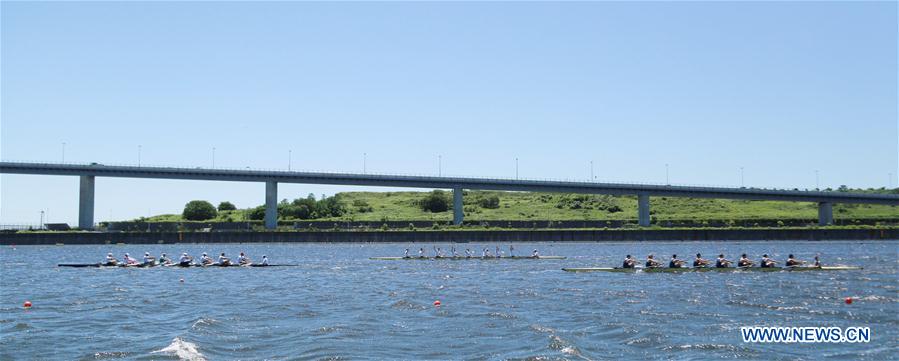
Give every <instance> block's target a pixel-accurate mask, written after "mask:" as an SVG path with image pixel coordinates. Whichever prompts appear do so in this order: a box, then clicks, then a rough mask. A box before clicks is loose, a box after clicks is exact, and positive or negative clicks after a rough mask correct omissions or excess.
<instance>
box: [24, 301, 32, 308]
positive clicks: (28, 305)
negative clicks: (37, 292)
mask: <svg viewBox="0 0 899 361" xmlns="http://www.w3.org/2000/svg"><path fill="white" fill-rule="evenodd" d="M22 307H25V308H31V301H25V304H23V305H22Z"/></svg>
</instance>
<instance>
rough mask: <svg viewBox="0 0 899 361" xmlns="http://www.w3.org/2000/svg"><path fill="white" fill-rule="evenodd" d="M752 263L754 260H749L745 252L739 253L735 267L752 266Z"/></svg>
mask: <svg viewBox="0 0 899 361" xmlns="http://www.w3.org/2000/svg"><path fill="white" fill-rule="evenodd" d="M754 264H755V262H752V260H750V259H749V257H747V256H746V254H745V253H743V254H741V255H740V260H739V261H737V267H743V268H746V267H752V265H754Z"/></svg>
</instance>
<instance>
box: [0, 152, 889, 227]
mask: <svg viewBox="0 0 899 361" xmlns="http://www.w3.org/2000/svg"><path fill="white" fill-rule="evenodd" d="M0 173H4V174H34V175H62V176H77V177H80V179H81V181H80V193H79V195H80V196H79V206H78V227H79V228H81V229H91V228H93V226H94V180H95V179H96V177H119V178H161V179H195V180H210V181H231V182H261V183H265V226H266V228H269V229H273V228H276V226H277V224H278V222H277V220H278V183H302V184H335V185H356V186H379V187H403V188H427V189H452V191H453V222H454V223H455V224H460V223H462V216H463V213H462V190H463V189H476V190H500V191H527V192H561V193H586V194H609V195H636V196H637V204H638V211H637V218H638V220H639V224H640V226H644V227H645V226H649V221H650V217H649V207H650V204H649V197H659V196H665V197H690V198H726V199H746V200H773V201H791V202H815V203H817V204H818V223H819V224H820V225H828V224H831V223H832V222H833V204H834V203H865V204H884V205H891V206H897V205H899V196H897V195H883V194H858V193H846V192H820V191H797V190H793V191H790V190H774V189H747V188H726V187H693V186H671V185H646V184H625V183H595V182H576V181H542V180H526V179H523V180H517V179H491V178H458V177H432V176H406V175H380V174H352V173H316V172H292V171H266V170H249V169H247V170H237V169H209V168H200V167H197V168H173V167H141V166H108V165H102V164H97V163H91V164H54V163H24V162H0Z"/></svg>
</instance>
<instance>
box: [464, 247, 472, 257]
mask: <svg viewBox="0 0 899 361" xmlns="http://www.w3.org/2000/svg"><path fill="white" fill-rule="evenodd" d="M465 258H471V250H470V249H468V248H466V249H465Z"/></svg>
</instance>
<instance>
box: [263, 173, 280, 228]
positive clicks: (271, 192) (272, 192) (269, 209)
mask: <svg viewBox="0 0 899 361" xmlns="http://www.w3.org/2000/svg"><path fill="white" fill-rule="evenodd" d="M275 228H278V182H272V181H269V182H265V229H275Z"/></svg>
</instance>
